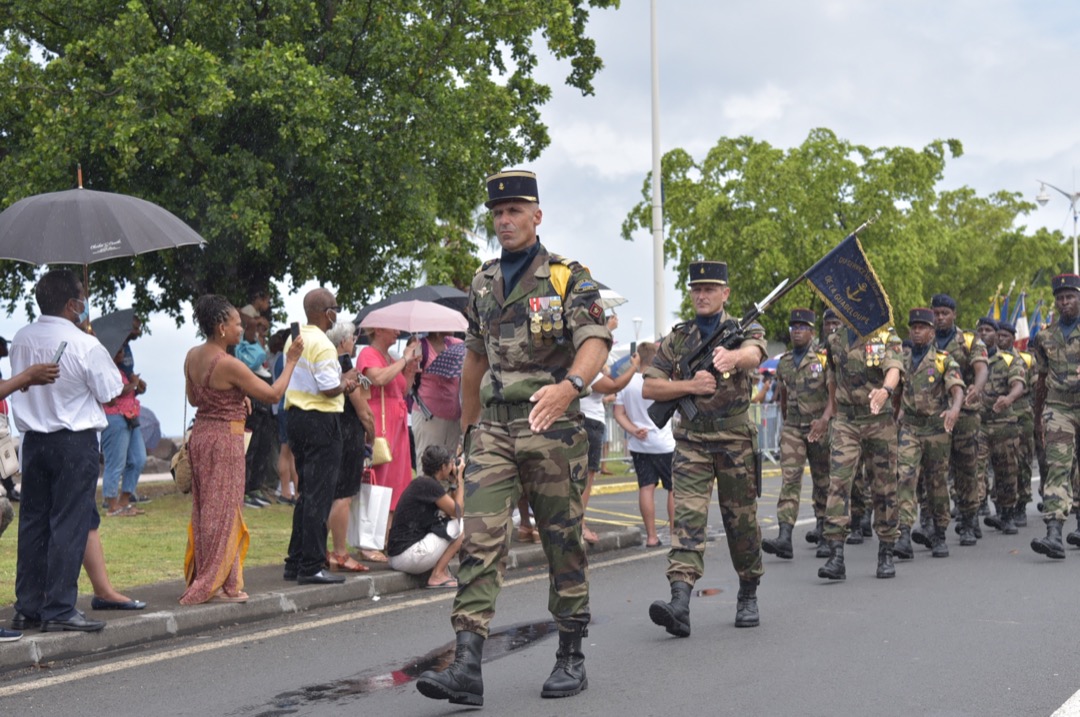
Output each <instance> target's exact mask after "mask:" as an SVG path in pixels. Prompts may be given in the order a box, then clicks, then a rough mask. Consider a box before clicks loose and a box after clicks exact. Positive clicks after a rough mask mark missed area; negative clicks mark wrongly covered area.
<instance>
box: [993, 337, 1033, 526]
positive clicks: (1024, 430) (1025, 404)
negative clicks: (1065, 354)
mask: <svg viewBox="0 0 1080 717" xmlns="http://www.w3.org/2000/svg"><path fill="white" fill-rule="evenodd" d="M997 339H998V350H999V351H1011V352H1013V353H1014V354H1016V355H1017V356H1018V357H1019V358H1020V360H1021V361H1023V362H1024V371H1025V374H1026V376H1027V383H1026V385H1025V386H1024V395H1023V397H1021V399H1020V400H1019V401H1017V402H1016V403H1015V404H1013V410H1014V411H1015V412H1016V426H1017V429H1018V431H1019V433H1020V453H1019V462H1020V472H1019V473H1017V478H1016V509H1015V510H1013V522H1014V523H1016V527H1017V528H1024V527H1026V526H1027V504H1028V503H1030V502H1031V478H1032V475H1031V462H1032V461H1033V460H1035V417H1034V414H1033V413H1032V406H1033V403H1032V399H1033V398H1034V395H1035V376H1036V371H1034V364H1035V357H1034V356H1032V355H1031V354H1030V353H1029V352H1027V351H1021V350H1019V349H1016V348H1014V345H1015V343H1016V327H1015V326H1014V325H1013V324H1011V323H1009V322H1008V321H999V322H998V333H997Z"/></svg>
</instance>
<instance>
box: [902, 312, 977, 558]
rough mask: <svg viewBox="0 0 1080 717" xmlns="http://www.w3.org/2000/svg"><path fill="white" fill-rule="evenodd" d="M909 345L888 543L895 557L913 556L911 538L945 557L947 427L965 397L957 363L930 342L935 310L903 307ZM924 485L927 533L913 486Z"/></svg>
mask: <svg viewBox="0 0 1080 717" xmlns="http://www.w3.org/2000/svg"><path fill="white" fill-rule="evenodd" d="M908 329H909V332H908V337H909V338H910V339H911V344H912V346H911V348H907V349H904V377H905V378H904V388H903V399H902V407H903V414H902V417H901V419H900V431H899V437H898V440H897V445H898V448H897V465H898V466H899V472H898V479H897V485H896V501H897V504H898V506H899V515H900V539H899V540H897V541H896V545H895V546H894V547H893V554H894V555H895V556H896V557H898V558H906V559H910V558H913V557H914V556H915V555H914V551H913V549H912V547H911V541H912V539H914V540H915V542H916V543H919V544H920V545H925V546H926V547H928V548H930V550H931V555H933V556H934V557H935V558H947V557H949V546H948V545H946V543H945V531H946V530H947V529H948V527H949V452H950V446H951V443H952V430H953V428H954V427H955V426H956V420H957V419H958V418H959V417H960V407H961V405H962V404H963V402H964V380H963V379H962V378H961V377H960V366H959V364H957V363H956V362H955V361H953V360H952V358H951V357H950V356H949V354H947V353H945V352H944V351H938V350H936V349H935V348H934V347H933V338H934V312H933V311H932V310H930V309H921V308H920V309H912V310H911V311H910V312H909V313H908ZM920 479H921V480H922V481H923V483H924V485H925V486H926V493H927V500H928V501H929V505H930V509H931V511H932V515H933V531H932V533H931V534H930V535H927V534H926V533H925V532H922V531H919V530H916V531H915V533H914V534H913V533H912V532H911V528H912V526H913V525H914V524H915V506H916V502H915V486H916V484H917V482H918V481H919V480H920Z"/></svg>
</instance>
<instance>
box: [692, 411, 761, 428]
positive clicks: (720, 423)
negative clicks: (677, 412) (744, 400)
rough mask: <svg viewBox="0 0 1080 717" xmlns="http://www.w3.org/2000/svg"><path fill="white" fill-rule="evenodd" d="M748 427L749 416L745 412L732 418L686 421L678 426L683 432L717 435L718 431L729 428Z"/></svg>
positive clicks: (700, 418) (699, 418) (701, 418)
mask: <svg viewBox="0 0 1080 717" xmlns="http://www.w3.org/2000/svg"><path fill="white" fill-rule="evenodd" d="M748 425H750V414H749V413H748V412H747V411H743V412H742V413H737V414H735V415H734V416H728V417H727V418H703V417H698V418H695V419H694V420H693V421H686V422H685V423H682V424H680V426H681V427H682V428H683V429H684V430H687V431H692V432H694V433H718V432H719V431H726V430H727V429H729V428H735V427H737V426H748Z"/></svg>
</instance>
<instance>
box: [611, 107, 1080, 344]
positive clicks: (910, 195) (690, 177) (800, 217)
mask: <svg viewBox="0 0 1080 717" xmlns="http://www.w3.org/2000/svg"><path fill="white" fill-rule="evenodd" d="M962 153H963V148H962V146H961V144H960V142H959V141H957V140H936V141H934V142H931V143H930V144H928V145H927V146H926V147H924V148H923V149H921V150H919V149H912V148H909V147H880V148H877V149H871V148H869V147H866V146H863V145H858V144H853V143H851V142H849V141H847V140H843V139H840V138H838V137H837V136H836V135H835V134H834V133H833V132H831V131H830V130H827V129H815V130H813V131H811V132H810V135H809V136H808V137H807V139H806V140H805V141H804V142H803V143H802V144H801V145H800V146H798V147H794V148H792V149H789V150H783V149H778V148H776V147H773V146H771V145H769V144H768V143H767V142H760V141H757V140H754V139H753V138H751V137H736V138H728V137H723V138H721V139H720V140H719V141H718V142H717V143H716V146H714V147H713V148H712V149H711V150H710V151H709V152H708V154H707V155H706V156H705V158H704V159H702V160H701V161H697V160H695V159H694V158H693V157H691V156H690V154H689V153H687V152H685V151H684V150H681V149H674V150H671V151H669V152H668V153H667V154H665V155H664V158H663V161H662V164H661V171H662V172H663V188H664V225H665V237H666V240H665V260H666V261H668V262H673V263H674V264H675V266H677V267H678V272H679V277H680V282H679V283H680V285H682V286H685V283H686V276H687V269H688V267H689V264H690V262H692V261H695V260H698V259H701V258H708V259H717V260H723V261H726V262H728V264H729V268H730V274H731V285H732V298H731V302H730V306H731V308H732V310H733V311H739V312H741V310H742V308H743V307H744V306H748V305H749V303H750V302H752V301H756V300H758V299H760V298H762V297H764V296H765V294H766V293H767V292H768V291H769V290H770V289H772V288H773V286H775V285H776V284H777V283H778V282H779V281H780V280H782V279H783V278H785V277H786V278H790V279H792V280H794V279H795V278H797V277H799V276H800V275H801V274H802V272H804V271H806V270H807V269H809V268H810V267H811V266H812V265H813V264H814V262H816V261H817V260H818V259H820V258H821V257H822V256H824V255H825V254H826V253H827V252H828V251H829V250H830V249H832V248H833V247H834V246H835V245H836V244H837V243H839V242H840V241H841V240H842V239H843V238H844V237H845V236H847V235H848V234H849V233H850V232H851V231H853V230H854V229H855V228H856V227H857V226H859V225H860V224H862V223H863V222H864V221H865V220H867V219H869V218H871V217H875V216H878V214H879V213H880V216H878V218H877V220H876V222H875V223H874V224H873V225H872V226H870V227H869V228H868V229H866V230H864V231H863V232H862V233H861V234H860V235H859V237H860V242H861V243H862V246H863V248H864V250H865V251H866V254H867V256H868V257H869V258H870V261H871V263H872V264H873V266H874V269H875V271H876V272H877V274H878V276H879V278H880V279H881V281H882V284H883V285H884V287H885V290H886V292H887V293H888V295H889V298H890V300H891V303H892V306H893V315H894V319H895V321H896V324H897V326H898V327H901V328H900V332H901V334H903V333H906V330H905V329H904V328H903V327H905V326H906V322H907V311H908V309H910V308H912V307H914V306H926V305H928V304H929V301H930V297H931V296H932V295H933V294H935V293H939V292H946V293H949V294H951V295H952V296H954V297H955V298H956V299H957V301H958V302H959V303H960V321H961V322H962V324H964V325H973V324H974V322H975V319H976V317H978V316H981V315H983V314H985V313H986V309H987V306H988V303H989V297H991V296H992V295H993V294H994V291H995V289H996V288H997V286H998V285H999V284H1002V283H1003V284H1004V285H1005V286H1008V285H1009V283H1010V282H1011V281H1013V280H1016V283H1017V286H1018V290H1017V291H1019V288H1027V287H1029V286H1031V287H1034V289H1035V290H1034V291H1033V292H1032V293H1030V294H1029V302H1030V304H1029V305H1030V306H1034V302H1035V301H1036V300H1037V299H1038V298H1049V288H1048V287H1049V280H1048V277H1049V276H1050V275H1052V274H1054V273H1057V272H1059V271H1065V270H1068V266H1069V262H1070V259H1069V254H1068V250H1067V248H1066V247H1063V246H1061V245H1060V244H1059V240H1060V239H1061V235H1060V233H1059V232H1047V231H1045V230H1039V231H1037V232H1035V234H1034V235H1028V234H1027V232H1026V230H1025V228H1024V227H1023V226H1021V225H1019V224H1018V222H1019V221H1020V219H1021V218H1022V217H1023V216H1025V215H1027V214H1028V213H1029V212H1031V211H1032V210H1033V209H1034V205H1033V204H1031V203H1029V202H1025V201H1023V199H1022V197H1021V196H1020V195H1019V194H1017V193H1010V192H1005V191H1001V192H996V193H994V194H992V195H990V196H988V197H980V196H978V195H976V193H975V192H974V191H973V190H971V189H970V188H967V187H963V188H960V189H957V190H949V191H940V192H939V191H938V190H937V189H936V187H937V185H938V183H939V182H940V181H941V178H942V174H943V172H944V170H945V165H946V161H947V159H948V158H950V157H952V158H957V157H960V156H961V154H962ZM650 191H651V178H650V177H647V178H646V179H645V182H644V185H643V188H642V201H641V202H640V203H638V204H637V205H636V206H635V207H633V209H631V210H630V213H629V214H628V216H627V218H626V220H625V221H624V222H623V227H622V234H623V238H625V239H630V238H631V236H632V234H633V233H634V232H635V231H638V230H648V229H649V228H650V227H651V226H652V207H651V200H650V196H651V195H650ZM688 298H689V297H688V296H687V295H684V301H683V305H682V310H681V313H682V315H683V316H684V317H689V316H692V314H693V312H692V310H691V307H690V305H689V300H688ZM797 306H812V307H814V308H815V309H816V310H817V311H818V313H819V314H820V313H821V311H822V310H823V308H824V306H823V304H822V302H821V299H820V298H819V297H818V296H817V295H816V294H815V293H814V292H813V290H812V289H811V288H810V286H809V285H808V284H803V285H802V286H800V287H798V288H796V289H794V290H793V291H792V292H791V293H790V294H789V295H788V296H787V297H785V298H784V299H783V300H781V301H780V302H779V303H778V304H777V305H776V306H775V307H774V308H773V309H771V310H770V311H769V313H768V315H767V316H766V317H765V326H766V330H767V331H768V334H769V335H770V336H772V337H775V338H781V337H786V335H787V329H786V325H787V316H788V312H789V311H790V309H792V308H794V307H797Z"/></svg>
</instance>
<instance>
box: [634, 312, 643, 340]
mask: <svg viewBox="0 0 1080 717" xmlns="http://www.w3.org/2000/svg"><path fill="white" fill-rule="evenodd" d="M631 321H633V322H634V341H635V342H636V341H637V340H638V339H640V338H641V325H642V324H643V323H645V319H643V318H641V317H640V316H635V317H634V318H633V319H631Z"/></svg>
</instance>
